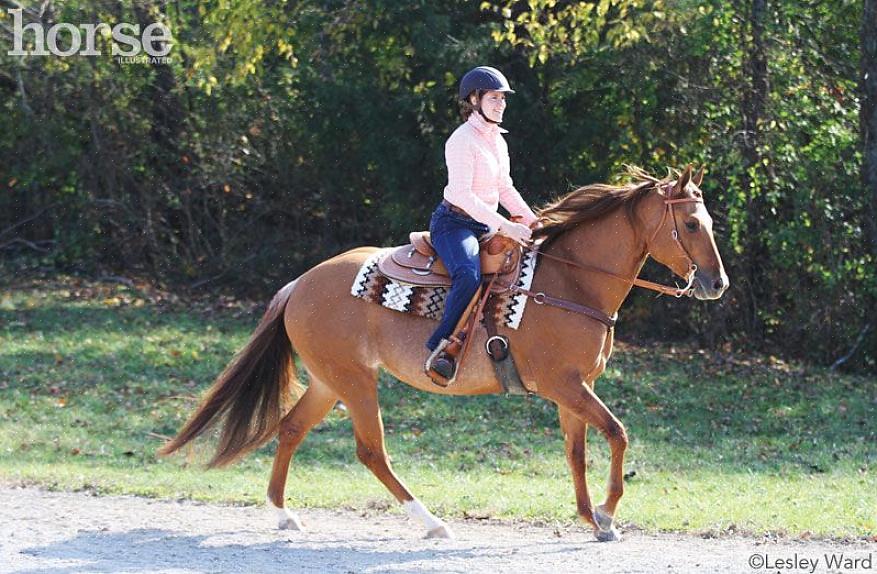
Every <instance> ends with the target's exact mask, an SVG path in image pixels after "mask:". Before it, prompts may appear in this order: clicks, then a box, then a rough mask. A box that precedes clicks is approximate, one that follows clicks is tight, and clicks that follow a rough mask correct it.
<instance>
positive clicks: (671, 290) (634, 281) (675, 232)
mask: <svg viewBox="0 0 877 574" xmlns="http://www.w3.org/2000/svg"><path fill="white" fill-rule="evenodd" d="M672 191H673V184H672V183H671V184H668V185H667V187H666V188H665V189H664V192H665V197H664V207H665V209H664V212H663V214H662V215H661V222H660V223H659V224H658V226H657V228H655V232H654V233H653V234H652V237H651V238H650V239H649V244H652V242H654V240H655V238H656V237H657V236H658V233H659V232H660V231H661V229H662V228H663V227H664V224H665V223H666V221H667V219H668V217H669V219H671V220H672V221H673V229H672V230H671V232H670V237H671V238H672V239H673V241H674V242H675V243H676V245H677V246H679V250H680V251H681V252H682V256H683V257H684V258H685V259H686V260H687V261H688V275H687V276H686V277H684V279H685V281H686V285H685V287H669V286H666V285H661V284H660V283H655V282H653V281H647V280H645V279H640V278H639V277H633V278H628V277H624V276H622V275H618V274H616V273H612V272H611V271H606V270H605V269H600V268H599V267H594V266H592V265H587V264H585V263H579V262H577V261H573V260H571V259H566V258H564V257H558V256H557V255H551V254H549V253H545V252H544V251H539V246H538V245H537V246H536V247H525V248H524V249H527V250H534V251H535V253H536V254H537V255H541V256H543V257H547V258H549V259H554V260H555V261H559V262H561V263H565V264H567V265H570V266H572V267H577V268H579V269H584V270H587V271H596V272H598V273H602V274H604V275H608V276H610V277H614V278H616V279H618V280H620V281H624V282H625V283H628V284H630V285H634V286H636V287H643V288H645V289H651V290H652V291H657V292H658V293H661V294H664V295H673V296H674V297H682V296H688V297H691V296H692V295H693V294H694V287H693V285H694V276H695V273H696V272H697V265H696V264H695V263H694V261H693V260H692V258H691V254H689V253H688V250H687V249H686V248H685V246H684V245H683V244H682V241H680V240H679V223H678V221H677V219H676V212H675V210H674V209H673V207H674V206H675V205H678V204H680V203H703V198H702V197H681V198H677V199H673V198H672ZM509 289H510V290H511V291H513V292H516V293H521V294H523V295H526V296H527V297H530V298H532V299H533V302H534V303H537V304H539V305H543V304H544V305H550V306H552V307H558V308H560V309H566V310H567V311H572V312H574V313H579V314H581V315H586V316H588V317H591V318H592V319H595V320H597V321H600V322H601V323H603V324H604V325H606V326H607V327H609V328H610V329H611V328H612V327H614V326H615V322H616V321H617V320H618V313H617V312H616V313H615V314H613V315H611V316H610V315H607V314H606V313H604V312H603V311H600V310H599V309H594V308H593V307H588V306H587V305H581V304H579V303H575V302H573V301H567V300H565V299H559V298H557V297H551V296H549V295H546V294H545V293H544V292H542V291H540V292H538V293H537V292H534V291H530V290H528V289H522V288H520V287H517V286H515V285H511V286H509Z"/></svg>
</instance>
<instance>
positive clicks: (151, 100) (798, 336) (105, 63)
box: [0, 0, 877, 371]
mask: <svg viewBox="0 0 877 574" xmlns="http://www.w3.org/2000/svg"><path fill="white" fill-rule="evenodd" d="M752 5H753V2H752V1H751V0H750V1H747V2H740V3H728V2H721V1H719V0H624V1H622V0H593V1H588V2H566V1H560V0H530V1H528V2H523V1H520V0H496V1H484V2H469V1H465V0H454V1H451V2H441V3H436V2H427V1H426V0H416V1H413V2H404V3H398V2H389V1H387V0H345V1H341V0H331V1H329V0H324V1H320V2H317V1H310V0H308V1H304V2H291V1H289V0H280V1H278V2H268V3H266V2H257V1H255V0H211V1H209V2H191V1H182V2H176V3H171V4H167V3H160V2H153V1H147V2H139V3H136V4H134V5H132V6H127V5H123V4H120V3H117V2H111V1H109V0H98V1H89V2H81V1H71V2H65V3H63V4H59V5H58V7H56V8H54V10H55V12H52V13H50V14H48V16H47V18H51V20H52V21H56V22H57V21H69V22H109V23H111V24H112V23H115V22H122V21H128V22H138V23H148V22H153V21H160V22H164V23H166V24H167V25H168V26H169V27H170V29H171V30H172V33H173V37H174V47H173V50H172V51H171V54H170V55H171V61H170V63H166V64H151V65H150V64H143V65H141V64H124V65H123V64H119V63H117V62H116V61H114V60H113V59H112V58H110V57H109V56H106V57H93V58H84V57H82V58H78V57H71V58H23V59H14V58H10V57H9V56H7V55H6V53H5V52H6V50H0V109H2V112H3V113H2V114H0V133H2V134H3V137H2V138H0V158H2V159H0V234H2V235H0V253H2V254H3V255H4V256H22V255H24V256H33V255H36V256H37V257H38V258H39V259H40V261H42V262H43V263H46V264H50V265H55V266H58V267H60V268H62V269H64V268H66V269H71V268H73V269H104V268H110V269H112V270H114V271H124V272H127V271H132V270H133V271H135V272H147V273H150V274H153V275H155V276H158V277H161V278H163V279H165V280H169V281H173V282H175V283H176V284H179V285H184V286H185V285H188V286H198V287H200V286H213V285H216V284H217V283H227V284H233V285H235V286H237V287H239V288H241V289H249V290H250V291H251V292H258V293H260V294H262V295H264V294H268V293H270V292H272V290H273V289H274V288H276V286H277V285H278V284H280V283H282V282H283V281H284V280H286V279H288V278H289V277H291V276H295V275H296V274H298V273H300V272H302V271H304V270H305V269H307V268H308V267H310V266H311V265H313V264H315V263H317V262H318V261H320V260H322V259H325V258H326V257H328V256H330V255H332V254H335V253H337V252H339V251H341V250H343V249H346V248H348V247H351V246H354V245H360V244H376V245H387V244H394V243H398V242H401V241H402V240H403V238H404V237H405V236H406V234H407V232H408V231H409V230H411V229H415V228H424V227H426V225H427V222H428V220H429V214H430V211H431V210H432V208H433V206H434V205H435V203H437V201H438V199H439V197H440V194H441V190H442V189H443V187H444V185H445V183H446V182H445V173H444V165H443V144H444V141H445V139H446V138H447V136H448V134H450V133H451V131H452V130H453V129H454V127H455V126H456V125H457V123H458V122H459V117H458V116H457V113H456V103H455V99H454V95H455V86H456V83H457V81H458V80H459V78H460V76H461V75H462V74H463V73H465V71H466V70H468V69H469V68H471V67H472V66H474V65H477V64H482V63H490V64H492V65H495V66H497V67H499V68H501V69H503V70H504V71H505V72H506V74H507V75H508V76H509V77H510V79H511V81H512V83H513V84H514V87H515V89H516V92H517V93H516V94H515V96H514V97H513V98H512V99H511V100H510V106H509V110H508V113H507V120H506V122H505V123H506V127H507V128H508V129H509V130H510V134H509V135H508V138H507V139H508V141H509V146H510V151H511V156H512V175H513V177H514V179H515V182H516V185H517V187H518V188H519V189H520V190H521V191H522V192H523V194H524V196H525V197H526V198H527V199H528V200H529V201H530V203H531V204H533V205H537V206H538V205H539V204H541V203H543V202H545V201H547V200H549V199H550V198H552V197H554V196H556V195H558V194H560V193H563V192H566V191H568V190H569V189H570V188H571V187H573V186H577V185H582V184H586V183H590V182H594V181H598V180H607V179H611V178H612V177H614V175H615V174H616V173H619V172H620V171H621V167H622V165H623V164H625V163H632V164H639V165H642V166H644V167H647V168H649V169H652V170H654V171H657V172H663V171H664V169H665V168H666V167H667V166H674V167H680V166H683V165H685V164H687V163H694V164H705V165H706V166H707V177H706V180H705V184H704V188H705V191H706V194H707V199H708V206H709V208H710V209H711V211H712V213H713V215H714V218H715V220H716V235H717V240H718V242H719V247H720V250H721V252H722V254H723V256H724V260H725V264H726V266H727V268H728V272H729V276H730V278H731V283H732V288H731V290H730V291H729V292H728V294H727V295H726V296H725V298H724V299H723V300H722V301H721V302H720V303H718V304H713V305H710V306H701V305H687V306H684V307H683V306H680V305H676V304H675V302H664V301H661V302H658V303H657V304H656V303H654V302H653V301H652V300H651V297H650V296H648V295H644V294H638V295H636V296H634V298H633V299H632V300H631V302H630V304H629V305H628V307H627V308H626V309H624V311H623V316H624V317H626V318H627V319H626V320H627V321H630V323H629V328H630V329H631V331H632V332H635V331H636V330H637V329H638V328H639V327H642V326H646V325H647V326H649V327H650V328H651V327H652V326H653V325H660V326H663V328H664V329H665V331H663V332H661V333H660V334H662V335H667V334H668V333H670V332H673V333H678V332H680V331H682V332H686V333H691V334H692V336H693V337H695V338H697V340H698V341H699V342H700V343H701V344H704V345H708V346H711V347H714V348H715V347H716V346H718V345H720V344H722V343H724V342H727V341H731V342H733V343H735V344H738V345H751V346H754V347H756V348H760V349H771V350H773V349H776V348H779V349H781V350H782V352H783V353H784V354H786V355H790V356H798V357H803V358H808V359H810V360H814V361H816V362H818V363H822V364H830V363H831V362H832V361H834V360H835V359H837V358H838V357H840V356H842V355H844V354H845V353H847V352H848V351H849V350H850V349H851V348H853V346H854V345H855V343H856V341H857V339H858V336H859V334H860V333H862V332H863V328H864V326H865V325H866V324H867V323H868V321H873V319H871V318H870V317H869V316H868V315H867V310H868V309H871V308H873V305H874V302H875V301H877V272H875V268H877V266H875V261H874V254H873V253H872V252H869V250H868V246H867V241H866V237H865V234H866V231H865V230H866V229H867V228H868V219H867V218H868V208H869V205H868V202H869V193H868V190H865V189H863V186H862V184H861V178H860V176H859V172H860V170H861V167H862V149H861V139H860V137H859V125H858V114H859V110H860V98H859V95H858V93H857V69H858V68H857V60H858V51H859V39H858V33H859V20H860V15H861V8H862V2H861V0H844V1H842V2H831V3H828V2H815V1H807V2H791V1H786V0H781V1H780V0H778V1H771V2H768V3H767V13H766V14H765V16H764V22H763V27H764V30H763V33H762V37H761V40H760V44H759V43H758V42H756V36H755V34H754V32H753V30H754V21H753V18H754V16H753V14H752V13H751V6H752ZM0 22H3V23H4V24H7V23H8V22H9V17H8V15H7V14H6V13H5V12H3V13H2V14H0ZM98 40H99V43H101V45H102V46H103V47H104V48H105V49H104V51H105V53H106V52H108V49H107V47H108V43H109V42H110V39H109V38H106V37H103V36H100V37H99V38H98ZM757 49H763V52H764V59H765V61H766V76H767V84H766V91H765V92H764V93H763V94H760V95H761V96H763V97H764V105H763V109H761V110H755V111H753V110H751V109H748V107H751V106H750V105H751V102H752V101H753V94H755V95H759V94H758V91H757V90H756V89H755V87H754V80H753V67H752V64H753V58H754V55H755V54H756V53H757V51H758V50H757ZM22 88H23V91H22ZM756 112H757V113H756ZM756 115H757V118H756V117H755V116H756ZM743 118H753V122H754V125H755V129H754V131H753V133H747V131H746V126H745V125H744V119H743ZM43 210H45V211H43ZM23 221H24V223H23V224H21V225H18V223H19V222H23ZM13 226H14V227H13ZM646 272H647V273H648V274H649V275H651V276H653V277H654V276H655V275H658V276H662V275H663V278H665V279H667V278H668V277H667V276H666V272H665V271H663V270H658V269H654V268H652V267H651V266H649V267H648V268H647V270H646ZM875 361H877V329H872V330H871V332H870V334H869V335H867V336H865V337H864V339H863V341H862V344H861V345H860V346H859V347H858V350H857V352H856V353H855V354H854V355H853V357H852V359H851V361H850V362H849V363H848V366H852V367H854V368H858V369H867V370H870V371H873V370H874V368H875V364H877V363H875Z"/></svg>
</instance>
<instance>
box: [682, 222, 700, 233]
mask: <svg viewBox="0 0 877 574" xmlns="http://www.w3.org/2000/svg"><path fill="white" fill-rule="evenodd" d="M699 228H700V224H699V223H698V222H697V220H689V221H686V222H685V229H687V230H688V231H690V232H691V233H694V232H695V231H697V230H698V229H699Z"/></svg>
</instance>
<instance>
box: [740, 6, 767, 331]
mask: <svg viewBox="0 0 877 574" xmlns="http://www.w3.org/2000/svg"><path fill="white" fill-rule="evenodd" d="M748 8H749V12H748V14H747V15H746V21H747V22H748V23H749V26H748V27H749V30H748V31H749V34H748V35H744V53H745V54H746V55H745V56H744V58H745V60H744V63H743V66H744V82H745V85H744V87H743V101H742V115H743V138H742V141H741V154H742V156H743V167H744V173H743V176H742V178H741V184H742V186H743V189H744V192H745V193H746V194H747V196H748V198H749V200H748V204H747V212H748V226H747V234H748V239H747V241H746V263H745V268H746V273H745V275H746V281H747V283H748V285H747V286H746V287H747V288H746V289H745V291H744V293H745V294H744V295H743V299H744V300H746V301H747V303H748V305H746V307H747V309H746V315H747V319H748V321H747V322H748V325H747V331H749V333H750V335H752V336H754V337H756V338H759V339H760V338H762V337H763V336H764V334H765V333H764V330H763V327H764V326H763V324H762V322H761V320H760V318H759V312H758V301H761V300H762V299H763V297H765V296H768V295H769V294H767V293H763V292H762V291H763V288H762V286H763V285H764V284H765V281H764V280H763V277H762V270H763V263H764V261H763V259H764V258H765V257H767V256H768V253H767V249H766V247H765V242H764V237H763V233H764V218H765V217H766V213H765V210H766V202H765V195H766V193H767V189H766V187H767V185H768V183H769V179H768V178H767V177H759V176H757V175H756V174H757V173H758V172H763V167H764V166H763V163H762V156H761V145H762V141H761V140H762V134H761V126H762V123H763V119H764V115H765V107H766V103H767V96H768V90H769V84H768V73H767V48H766V40H765V23H766V21H767V10H768V6H767V0H750V2H749V5H748Z"/></svg>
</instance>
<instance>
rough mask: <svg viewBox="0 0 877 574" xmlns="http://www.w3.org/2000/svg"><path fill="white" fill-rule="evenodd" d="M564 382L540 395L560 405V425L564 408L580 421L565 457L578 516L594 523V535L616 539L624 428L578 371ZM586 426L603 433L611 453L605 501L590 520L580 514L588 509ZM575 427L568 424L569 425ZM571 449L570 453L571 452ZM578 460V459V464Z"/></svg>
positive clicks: (544, 389)
mask: <svg viewBox="0 0 877 574" xmlns="http://www.w3.org/2000/svg"><path fill="white" fill-rule="evenodd" d="M566 381H567V382H566V384H563V383H561V384H558V385H550V386H549V385H543V386H541V387H540V389H539V390H540V394H542V395H543V396H545V397H546V398H547V399H549V400H551V401H554V402H555V403H556V404H557V406H558V407H560V412H561V425H563V424H564V422H563V421H564V417H565V415H564V411H567V413H568V414H569V415H572V418H573V419H574V420H578V423H579V427H580V432H578V433H575V434H573V435H572V436H571V437H570V436H567V438H566V440H567V458H568V459H569V461H570V468H571V469H572V472H573V481H574V482H575V487H576V500H577V503H578V505H579V507H578V509H579V515H580V516H582V518H583V519H585V520H587V521H588V522H590V523H591V524H593V525H594V526H595V528H596V532H595V534H596V536H597V539H598V540H601V541H608V540H618V539H619V538H620V535H619V534H618V532H617V530H616V529H615V527H614V525H613V516H614V515H615V509H616V507H617V506H618V501H619V500H620V499H621V496H622V495H623V494H624V453H625V451H626V450H627V444H628V439H627V431H626V430H625V429H624V425H623V424H621V421H619V420H618V419H617V418H616V417H615V415H613V414H612V412H611V411H610V410H609V408H608V407H606V405H605V404H603V401H601V400H600V398H599V397H598V396H597V395H595V394H594V391H593V389H591V387H589V386H588V385H587V384H585V382H584V381H582V380H581V378H580V376H578V374H576V375H570V376H569V377H568V378H567V379H566ZM587 425H592V426H594V427H595V428H597V429H598V430H599V431H600V432H601V433H603V436H605V437H606V440H607V441H608V442H609V449H610V451H611V453H612V455H611V463H610V468H609V484H608V487H607V492H606V501H605V502H604V503H603V504H601V505H600V506H598V507H597V508H595V509H593V511H592V517H591V520H588V518H587V516H586V515H584V514H583V510H584V511H585V512H587V509H589V508H590V497H589V495H588V493H587V481H586V479H585V477H584V473H585V471H586V467H585V461H584V456H585V446H584V442H585V429H586V428H587ZM575 426H576V425H574V424H570V428H574V427H575ZM564 433H565V434H566V433H567V431H566V428H564ZM579 435H580V436H581V448H580V449H578V450H579V451H580V452H581V459H579V453H578V452H576V450H577V442H578V441H579V438H578V436H579ZM571 450H572V454H570V451H571ZM578 460H581V463H579V462H578ZM579 474H581V479H580V482H579V479H577V475H579ZM580 491H581V493H580ZM583 503H584V504H583Z"/></svg>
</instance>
